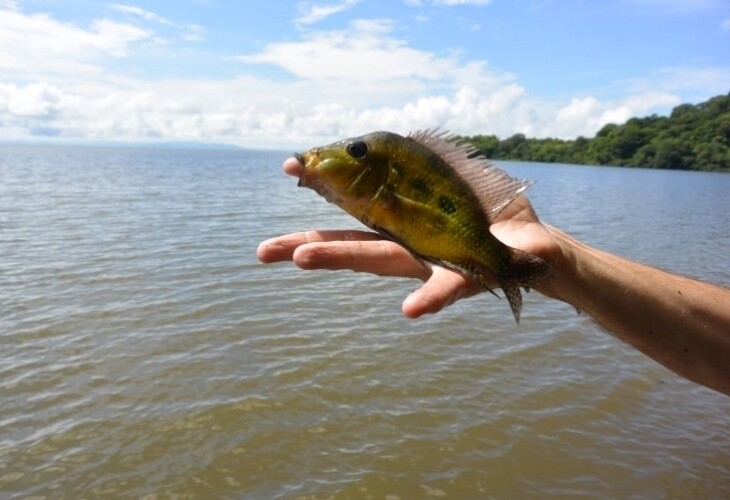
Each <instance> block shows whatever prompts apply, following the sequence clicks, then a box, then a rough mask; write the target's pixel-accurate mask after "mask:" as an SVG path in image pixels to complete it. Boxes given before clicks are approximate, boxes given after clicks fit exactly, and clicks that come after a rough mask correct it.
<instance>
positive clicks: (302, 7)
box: [295, 0, 359, 24]
mask: <svg viewBox="0 0 730 500" xmlns="http://www.w3.org/2000/svg"><path fill="white" fill-rule="evenodd" d="M358 1H359V0H344V1H342V2H340V3H334V4H326V5H320V4H311V3H307V2H304V3H300V4H299V11H300V16H299V17H298V18H297V19H296V20H295V22H296V23H297V24H314V23H318V22H320V21H322V20H323V19H326V18H328V17H329V16H332V15H334V14H337V13H339V12H343V11H345V10H348V9H350V8H352V7H354V6H355V5H357V3H358Z"/></svg>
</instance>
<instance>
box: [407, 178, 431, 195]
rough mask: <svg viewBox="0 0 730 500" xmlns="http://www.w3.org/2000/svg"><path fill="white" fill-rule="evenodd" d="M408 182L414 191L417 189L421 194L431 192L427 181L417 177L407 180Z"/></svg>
mask: <svg viewBox="0 0 730 500" xmlns="http://www.w3.org/2000/svg"><path fill="white" fill-rule="evenodd" d="M408 184H409V185H410V186H411V187H412V188H413V189H415V190H416V191H419V192H421V193H423V194H431V188H430V187H429V185H428V183H427V182H426V181H424V180H423V179H421V178H419V177H416V178H415V179H411V180H409V181H408Z"/></svg>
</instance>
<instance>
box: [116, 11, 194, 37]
mask: <svg viewBox="0 0 730 500" xmlns="http://www.w3.org/2000/svg"><path fill="white" fill-rule="evenodd" d="M109 8H110V9H112V10H115V11H118V12H122V13H124V14H128V15H130V16H134V17H138V18H140V19H143V20H145V21H149V22H152V23H157V24H161V25H164V26H171V27H173V28H176V29H179V30H182V32H183V33H182V39H183V40H185V41H188V42H199V41H201V40H203V34H204V33H205V28H203V27H202V26H200V25H199V24H192V23H187V24H182V23H177V22H175V21H172V20H170V19H168V18H166V17H164V16H161V15H159V14H156V13H155V12H151V11H149V10H145V9H142V8H140V7H137V6H134V5H127V4H118V3H117V4H111V5H109Z"/></svg>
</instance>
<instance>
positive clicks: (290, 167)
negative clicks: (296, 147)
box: [281, 156, 303, 177]
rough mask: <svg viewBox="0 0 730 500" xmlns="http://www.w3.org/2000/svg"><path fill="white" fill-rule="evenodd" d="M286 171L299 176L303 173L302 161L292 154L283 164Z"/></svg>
mask: <svg viewBox="0 0 730 500" xmlns="http://www.w3.org/2000/svg"><path fill="white" fill-rule="evenodd" d="M281 168H282V170H284V173H285V174H287V175H291V176H293V177H299V176H300V175H301V174H302V168H303V166H302V162H300V161H299V159H298V158H295V157H294V156H292V157H291V158H287V159H286V160H284V164H283V165H282V166H281Z"/></svg>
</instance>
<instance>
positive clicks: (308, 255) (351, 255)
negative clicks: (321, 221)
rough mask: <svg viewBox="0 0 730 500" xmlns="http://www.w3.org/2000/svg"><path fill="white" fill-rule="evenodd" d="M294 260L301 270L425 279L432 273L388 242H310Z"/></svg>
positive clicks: (405, 252) (400, 248) (302, 247)
mask: <svg viewBox="0 0 730 500" xmlns="http://www.w3.org/2000/svg"><path fill="white" fill-rule="evenodd" d="M292 260H293V261H294V263H295V264H296V265H297V266H299V267H301V268H302V269H330V270H337V269H350V270H352V271H356V272H366V273H371V274H377V275H379V276H401V277H405V278H418V279H422V280H426V279H428V277H429V276H430V274H431V272H430V270H429V268H428V267H426V266H425V265H424V264H423V263H422V262H421V261H420V260H419V259H417V258H415V257H414V256H413V254H411V253H410V252H409V251H408V250H406V249H405V248H403V247H402V246H400V245H398V244H397V243H394V242H392V241H389V240H371V241H363V240H358V241H332V242H316V243H307V244H305V245H301V246H299V247H297V248H296V250H295V251H294V254H293V258H292Z"/></svg>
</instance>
